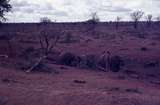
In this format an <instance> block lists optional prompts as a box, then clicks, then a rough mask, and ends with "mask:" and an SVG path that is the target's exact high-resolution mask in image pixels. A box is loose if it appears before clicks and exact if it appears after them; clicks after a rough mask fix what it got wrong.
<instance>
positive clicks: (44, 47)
mask: <svg viewBox="0 0 160 105" xmlns="http://www.w3.org/2000/svg"><path fill="white" fill-rule="evenodd" d="M59 33H60V32H55V33H54V36H53V35H50V33H49V32H47V31H44V30H43V31H41V33H40V35H39V43H40V46H41V51H42V54H41V56H40V58H39V60H38V61H37V62H36V63H35V64H34V65H33V66H31V67H30V68H29V69H28V70H27V72H31V71H32V70H34V69H35V68H36V67H37V66H39V65H40V64H41V63H42V61H43V60H45V59H46V58H47V57H48V55H49V53H50V52H51V51H52V49H53V48H54V47H55V46H56V45H57V43H58V41H59V39H60V34H59Z"/></svg>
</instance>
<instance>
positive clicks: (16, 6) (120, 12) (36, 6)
mask: <svg viewBox="0 0 160 105" xmlns="http://www.w3.org/2000/svg"><path fill="white" fill-rule="evenodd" d="M10 3H11V5H12V6H13V9H12V11H11V12H9V13H7V14H6V17H7V18H8V22H39V21H40V18H42V17H48V18H49V19H51V20H52V21H57V22H77V21H85V20H88V19H90V18H91V14H92V13H94V12H97V15H98V17H99V18H100V20H101V21H114V20H115V18H116V17H117V16H120V17H122V20H130V13H132V12H133V11H136V10H141V11H144V12H145V14H146V15H147V14H153V16H155V17H156V16H160V11H159V10H160V0H11V1H10Z"/></svg>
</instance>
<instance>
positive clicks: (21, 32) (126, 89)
mask: <svg viewBox="0 0 160 105" xmlns="http://www.w3.org/2000/svg"><path fill="white" fill-rule="evenodd" d="M63 25H64V26H63ZM45 27H48V28H47V31H48V32H49V33H54V32H55V30H59V29H61V30H63V31H66V32H70V33H71V34H72V35H73V39H74V40H75V42H71V43H58V44H57V46H56V47H55V49H54V51H55V52H56V53H64V52H71V53H73V54H75V55H78V56H82V55H84V54H85V55H86V54H94V55H96V56H100V55H101V54H102V52H103V51H110V52H111V54H112V55H119V56H121V57H122V59H123V60H124V63H125V66H124V67H123V68H122V69H121V71H120V72H118V73H112V72H111V71H109V72H102V71H98V70H90V69H80V68H78V67H68V66H63V65H60V64H56V63H55V62H54V60H53V61H52V60H46V62H45V63H47V65H49V66H50V67H51V69H53V70H52V71H55V70H56V71H58V72H55V73H54V72H52V73H44V72H30V73H26V72H24V71H22V70H20V68H19V66H22V64H23V63H24V64H25V63H26V62H27V60H26V59H24V58H23V56H26V55H29V54H24V53H23V52H24V51H25V50H26V49H27V48H29V47H34V48H35V49H39V48H40V44H39V40H38V38H37V35H38V34H39V33H40V31H39V30H40V29H39V27H38V28H37V25H35V24H28V25H27V24H26V25H25V24H17V25H16V27H15V24H7V26H4V27H3V28H2V31H1V32H0V35H3V34H7V35H8V34H10V33H11V34H12V35H16V36H15V37H13V39H12V40H11V43H12V51H13V52H12V55H10V51H9V48H8V46H7V44H6V43H7V42H6V41H4V40H3V41H1V40H0V49H1V50H0V55H1V54H7V55H9V58H2V57H0V105H160V77H159V75H160V65H154V64H153V65H152V63H154V62H158V63H160V37H159V36H160V31H159V30H158V28H156V27H154V28H152V29H146V28H145V29H139V30H133V29H132V28H131V27H129V26H124V27H121V28H120V29H119V30H117V31H115V29H114V27H113V26H106V24H100V25H99V26H97V28H96V31H95V32H96V35H97V36H98V37H99V38H97V36H96V35H95V36H93V35H92V32H90V31H89V32H86V29H87V27H88V26H87V25H83V24H80V23H79V25H75V24H71V25H67V24H66V25H65V24H56V25H55V24H53V25H52V24H51V25H50V24H49V25H48V26H45ZM45 27H43V28H45ZM139 34H143V35H144V36H145V38H141V37H140V36H138V35H139ZM63 38H64V37H63ZM55 52H51V53H50V55H49V56H50V58H52V59H56V58H57V55H56V54H55ZM32 58H33V59H34V57H32V56H31V57H30V59H32ZM22 62H23V63H22ZM145 65H147V66H145ZM42 71H43V70H42Z"/></svg>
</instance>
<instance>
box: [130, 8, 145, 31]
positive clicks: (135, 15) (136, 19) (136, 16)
mask: <svg viewBox="0 0 160 105" xmlns="http://www.w3.org/2000/svg"><path fill="white" fill-rule="evenodd" d="M143 15H144V12H142V11H134V12H132V13H131V14H130V16H131V19H132V20H133V21H134V28H135V29H137V28H138V22H139V21H140V19H141V18H142V16H143Z"/></svg>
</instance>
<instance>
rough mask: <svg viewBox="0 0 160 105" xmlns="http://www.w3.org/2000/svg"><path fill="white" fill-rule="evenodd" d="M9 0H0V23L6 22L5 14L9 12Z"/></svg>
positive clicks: (10, 7)
mask: <svg viewBox="0 0 160 105" xmlns="http://www.w3.org/2000/svg"><path fill="white" fill-rule="evenodd" d="M9 2H10V0H0V22H3V21H6V17H5V13H7V12H9V11H11V9H12V6H11V4H10V3H9Z"/></svg>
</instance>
